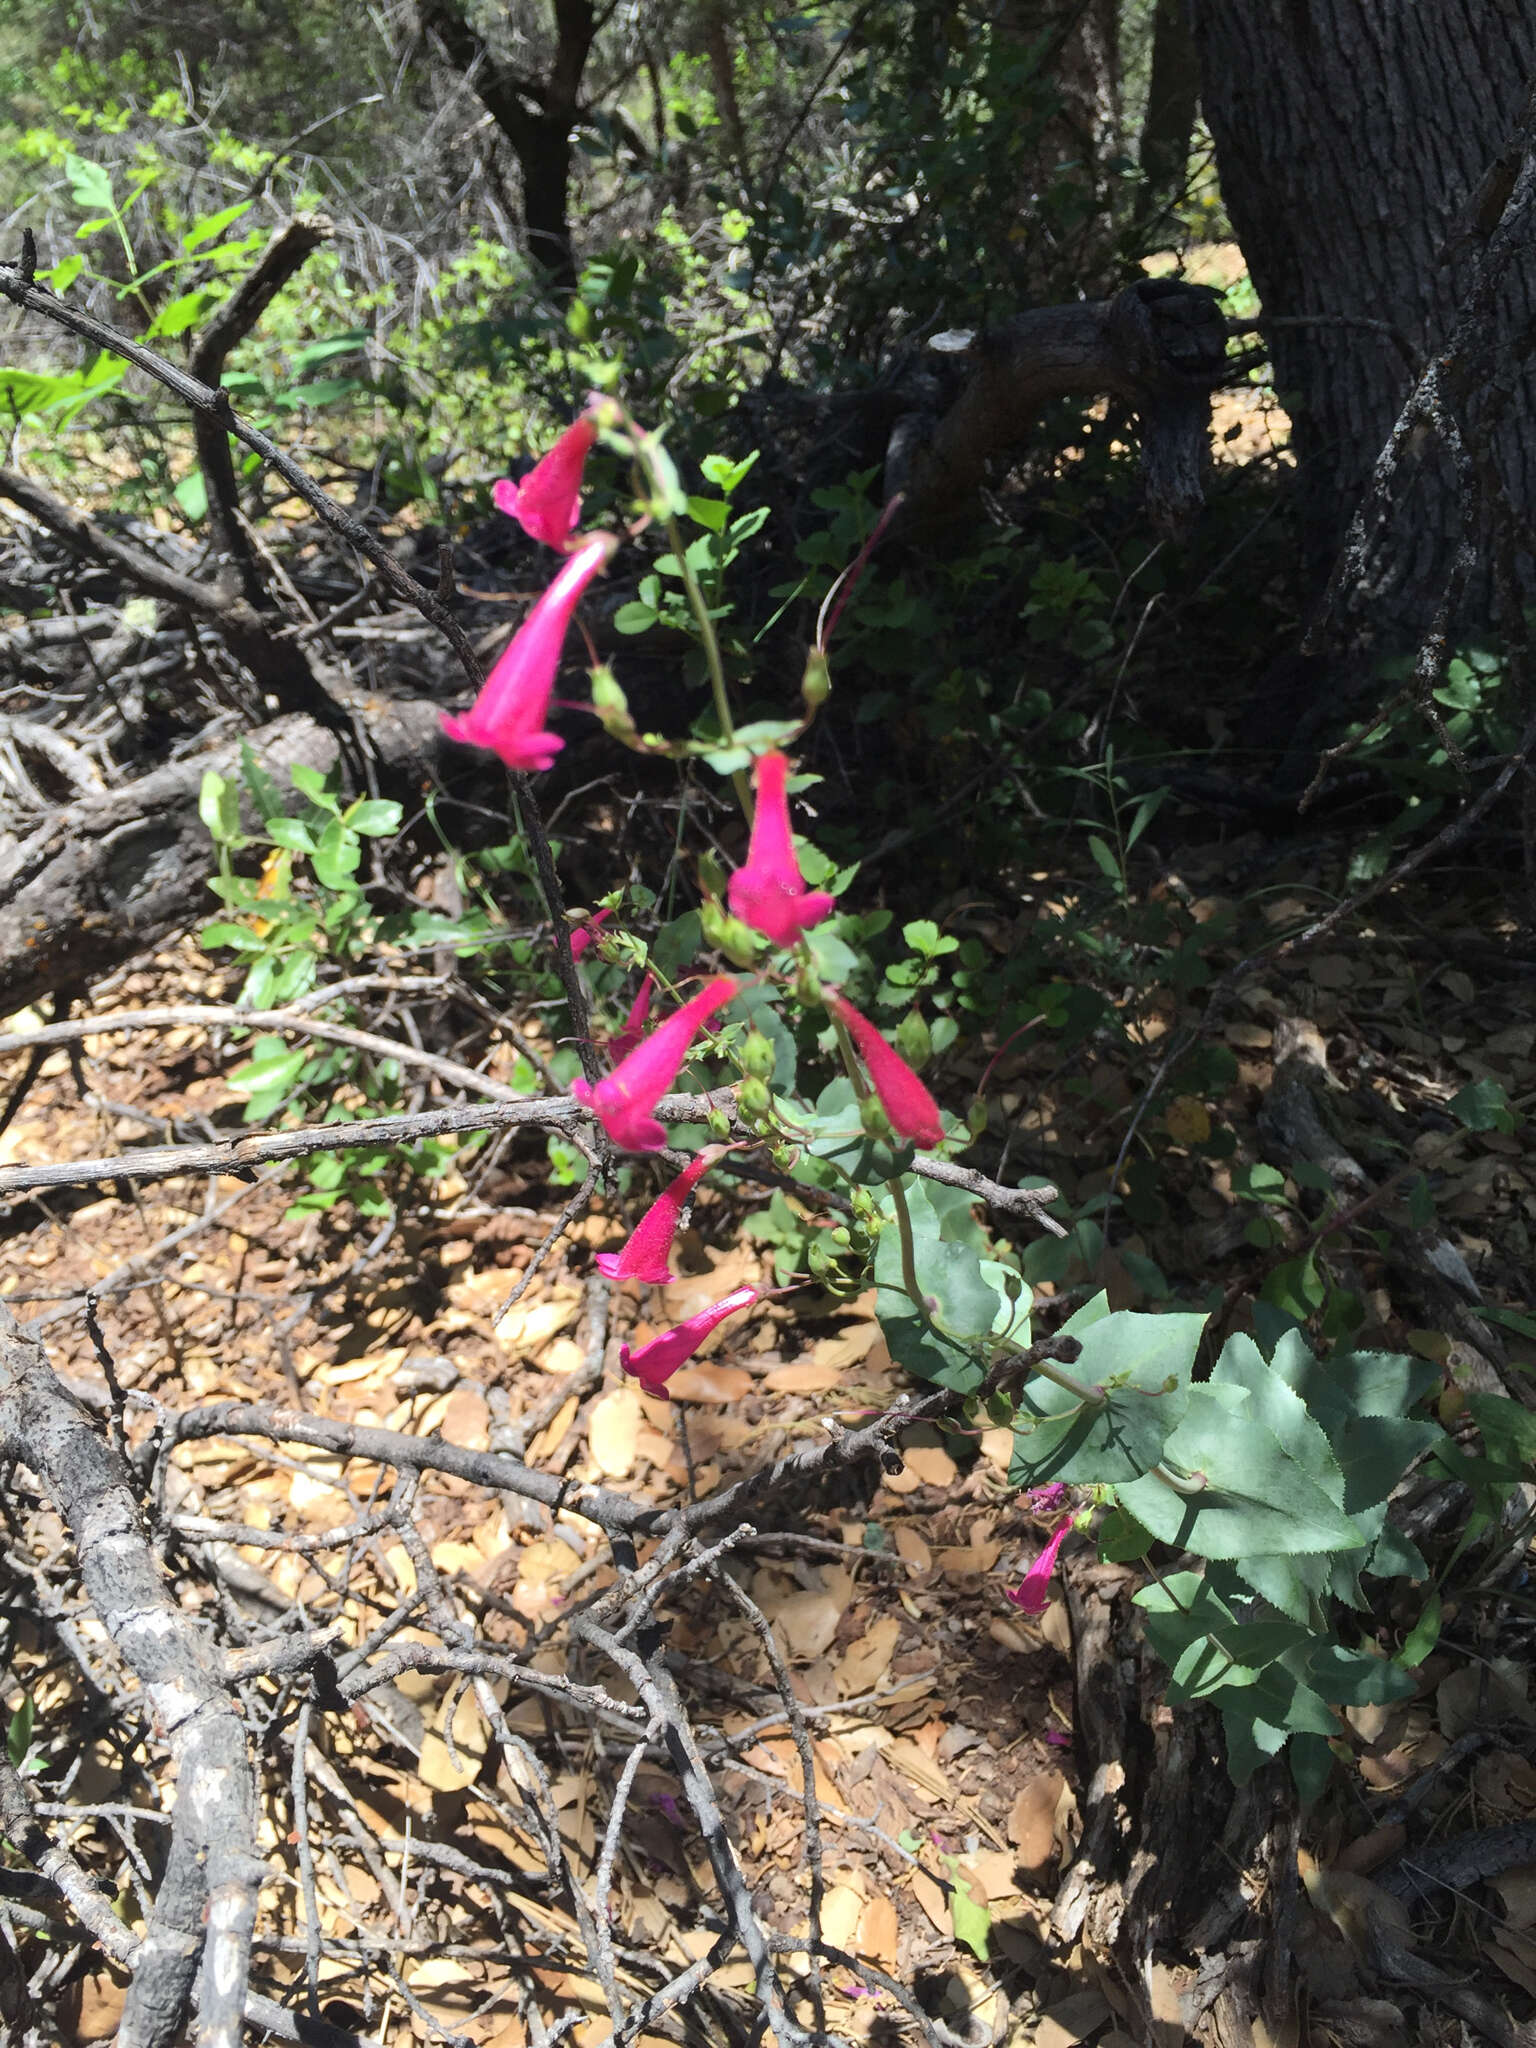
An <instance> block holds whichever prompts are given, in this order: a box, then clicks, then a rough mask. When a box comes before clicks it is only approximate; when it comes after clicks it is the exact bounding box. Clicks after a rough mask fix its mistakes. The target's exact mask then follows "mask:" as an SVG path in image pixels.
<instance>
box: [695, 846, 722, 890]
mask: <svg viewBox="0 0 1536 2048" xmlns="http://www.w3.org/2000/svg"><path fill="white" fill-rule="evenodd" d="M726 879H727V877H726V872H725V869H724V868H723V867H721V865H720V863H719V861H717V860H716V859H715V856H714V855H713V854H712V853H701V854H700V855H699V887H700V888H701V889H702V890H703V891H704V894H705V895H706V896H723V895H724V894H725V885H726Z"/></svg>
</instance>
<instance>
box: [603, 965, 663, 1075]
mask: <svg viewBox="0 0 1536 2048" xmlns="http://www.w3.org/2000/svg"><path fill="white" fill-rule="evenodd" d="M655 993H656V977H655V975H654V974H647V975H646V977H645V979H644V980H643V981H642V982H641V984H640V993H639V994H638V995H637V996H636V997H635V1000H634V1001H633V1002H632V1003H631V1004H630V1006H629V1015H628V1016H627V1017H626V1018H625V1019H624V1026H623V1029H622V1030H620V1031H615V1033H614V1034H613V1036H612V1038H611V1039H609V1041H608V1057H609V1058H610V1059H611V1060H612V1061H613V1064H614V1065H615V1066H617V1065H618V1064H619V1062H620V1061H621V1060H627V1059H628V1058H629V1056H630V1054H631V1053H632V1052H633V1051H634V1049H635V1047H636V1046H637V1045H638V1044H639V1043H640V1041H641V1039H642V1038H644V1036H645V1027H646V1024H647V1023H648V1022H649V1020H650V1015H651V997H652V996H653V995H654V994H655Z"/></svg>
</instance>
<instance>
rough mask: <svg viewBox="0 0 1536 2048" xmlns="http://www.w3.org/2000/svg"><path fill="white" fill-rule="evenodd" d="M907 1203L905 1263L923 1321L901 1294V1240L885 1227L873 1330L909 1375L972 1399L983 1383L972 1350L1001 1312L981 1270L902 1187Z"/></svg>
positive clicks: (878, 1250)
mask: <svg viewBox="0 0 1536 2048" xmlns="http://www.w3.org/2000/svg"><path fill="white" fill-rule="evenodd" d="M906 1199H907V1203H908V1207H909V1213H910V1215H911V1218H912V1236H913V1246H912V1253H913V1258H912V1263H913V1267H914V1271H915V1275H916V1279H917V1284H918V1290H919V1292H920V1293H921V1294H922V1296H923V1297H924V1300H925V1302H927V1303H928V1304H929V1311H928V1313H927V1314H924V1313H923V1312H922V1311H921V1310H920V1309H919V1308H918V1307H917V1305H916V1304H915V1303H914V1301H913V1300H912V1297H911V1296H910V1295H909V1294H908V1293H907V1290H906V1283H905V1279H904V1276H903V1271H902V1252H901V1236H900V1232H899V1231H898V1229H897V1227H896V1225H895V1223H894V1222H892V1223H889V1224H887V1225H886V1227H885V1228H884V1229H883V1230H882V1231H881V1233H880V1238H879V1241H878V1243H877V1245H876V1247H875V1288H876V1295H875V1302H876V1313H877V1314H878V1316H879V1318H880V1327H881V1329H882V1330H883V1331H884V1332H885V1341H886V1343H887V1344H888V1345H889V1346H890V1351H891V1356H892V1357H893V1358H894V1359H896V1360H897V1362H898V1363H899V1364H901V1365H904V1366H905V1367H906V1368H907V1370H908V1371H909V1372H914V1373H916V1374H917V1375H918V1377H919V1378H920V1379H925V1380H933V1381H935V1382H936V1383H937V1384H938V1385H939V1386H942V1387H952V1388H953V1389H954V1390H955V1391H956V1392H958V1393H963V1394H969V1393H974V1392H975V1390H976V1389H977V1387H979V1386H980V1385H981V1382H982V1380H983V1379H984V1378H985V1376H986V1368H985V1365H984V1363H983V1361H982V1359H981V1358H980V1357H978V1356H977V1350H978V1349H979V1347H980V1346H981V1344H982V1342H983V1340H984V1339H985V1338H986V1337H987V1336H988V1334H989V1332H990V1331H991V1329H992V1326H993V1323H994V1322H995V1321H996V1319H997V1316H998V1313H999V1309H1000V1307H1001V1305H1002V1304H1001V1303H1000V1300H999V1297H998V1294H997V1293H996V1292H995V1291H994V1290H993V1289H992V1288H991V1287H989V1286H988V1285H987V1282H986V1279H985V1277H984V1275H983V1272H982V1262H981V1260H980V1259H979V1258H978V1257H977V1255H976V1253H975V1252H974V1251H973V1250H972V1249H971V1247H970V1246H969V1245H965V1244H957V1243H955V1242H954V1241H953V1240H952V1239H948V1238H941V1237H940V1236H939V1235H938V1220H937V1218H936V1217H935V1216H934V1214H933V1212H932V1210H930V1209H929V1208H928V1206H927V1204H926V1202H924V1201H923V1200H922V1199H921V1195H920V1192H919V1187H918V1184H917V1183H915V1182H914V1183H909V1184H908V1186H907V1189H906ZM935 1323H938V1324H940V1325H942V1327H941V1328H936V1327H935Z"/></svg>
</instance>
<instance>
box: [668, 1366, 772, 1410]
mask: <svg viewBox="0 0 1536 2048" xmlns="http://www.w3.org/2000/svg"><path fill="white" fill-rule="evenodd" d="M756 1384H757V1382H756V1380H754V1379H753V1377H752V1375H751V1373H749V1372H743V1371H742V1369H741V1367H740V1366H739V1365H710V1364H705V1365H685V1366H683V1367H682V1369H681V1370H680V1371H678V1372H675V1373H673V1375H672V1377H671V1379H669V1380H668V1381H667V1392H668V1393H669V1394H670V1395H671V1397H672V1399H673V1400H674V1401H714V1402H718V1403H719V1404H720V1405H721V1406H722V1407H724V1406H726V1405H728V1404H729V1403H730V1402H732V1401H740V1400H741V1399H742V1398H743V1397H744V1396H745V1395H747V1394H750V1393H751V1391H752V1389H753V1388H754V1387H755V1386H756Z"/></svg>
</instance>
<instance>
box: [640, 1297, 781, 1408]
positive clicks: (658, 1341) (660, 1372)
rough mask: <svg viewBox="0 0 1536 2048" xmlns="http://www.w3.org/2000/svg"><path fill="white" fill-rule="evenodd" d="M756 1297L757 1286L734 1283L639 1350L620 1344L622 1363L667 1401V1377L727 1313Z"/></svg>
mask: <svg viewBox="0 0 1536 2048" xmlns="http://www.w3.org/2000/svg"><path fill="white" fill-rule="evenodd" d="M757 1299H758V1291H757V1289H756V1288H755V1287H733V1288H732V1289H731V1291H730V1293H729V1294H727V1295H723V1296H722V1297H721V1299H720V1300H719V1301H716V1302H712V1303H711V1304H710V1306H709V1307H708V1308H701V1309H700V1310H699V1312H698V1314H697V1315H696V1316H690V1317H689V1318H688V1320H687V1322H686V1323H679V1324H678V1326H677V1328H676V1329H675V1330H668V1331H667V1333H666V1334H665V1336H662V1337H653V1338H652V1339H651V1341H650V1343H649V1344H642V1345H641V1347H640V1349H639V1350H638V1351H631V1350H630V1348H629V1346H628V1345H627V1344H621V1345H620V1346H619V1363H620V1365H622V1366H623V1368H624V1370H625V1371H626V1372H627V1373H628V1374H629V1375H630V1377H631V1378H632V1379H637V1380H638V1381H639V1382H640V1384H641V1386H642V1387H644V1389H645V1391H646V1392H647V1393H648V1394H655V1395H656V1396H657V1397H658V1399H660V1400H663V1401H665V1400H666V1399H667V1398H668V1395H667V1381H668V1380H669V1379H671V1377H672V1375H673V1373H675V1372H676V1371H677V1369H678V1367H679V1366H680V1365H686V1364H687V1362H688V1360H689V1359H690V1358H692V1356H693V1354H694V1353H695V1351H697V1350H698V1348H699V1346H700V1345H701V1344H702V1343H703V1342H704V1339H705V1338H706V1337H707V1336H708V1335H709V1333H710V1331H711V1330H713V1329H715V1328H716V1327H717V1326H718V1325H719V1324H721V1323H723V1322H724V1321H725V1319H726V1317H727V1316H733V1315H735V1313H736V1311H737V1310H738V1309H740V1308H750V1307H751V1306H752V1304H753V1302H754V1301H756V1300H757Z"/></svg>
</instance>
